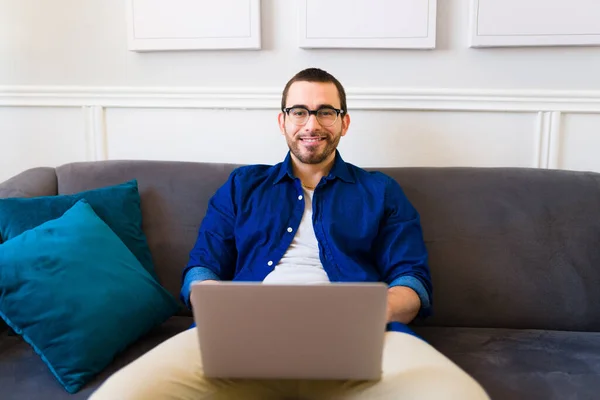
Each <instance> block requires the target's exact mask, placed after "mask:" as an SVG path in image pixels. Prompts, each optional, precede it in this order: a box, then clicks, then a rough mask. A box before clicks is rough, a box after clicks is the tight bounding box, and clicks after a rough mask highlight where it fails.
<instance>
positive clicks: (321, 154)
mask: <svg viewBox="0 0 600 400" xmlns="http://www.w3.org/2000/svg"><path fill="white" fill-rule="evenodd" d="M301 137H304V138H306V137H322V138H323V139H322V140H321V143H319V144H318V145H315V146H305V145H304V144H303V143H302V140H301V139H300V138H301ZM341 138H342V130H341V129H340V131H339V132H337V134H333V135H332V134H331V133H329V132H323V133H320V132H311V133H305V134H300V133H296V135H295V136H292V135H290V134H289V133H288V131H287V129H286V130H285V140H286V142H287V145H288V148H289V149H290V151H291V152H292V154H293V155H294V156H296V158H297V159H298V160H300V162H302V163H303V164H320V163H322V162H323V161H325V160H327V158H328V157H329V156H330V155H331V154H332V153H333V152H334V151H335V149H336V148H337V146H338V144H339V143H340V139H341Z"/></svg>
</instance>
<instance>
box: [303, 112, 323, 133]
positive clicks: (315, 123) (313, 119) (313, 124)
mask: <svg viewBox="0 0 600 400" xmlns="http://www.w3.org/2000/svg"><path fill="white" fill-rule="evenodd" d="M316 128H321V124H320V123H319V120H318V119H317V116H316V115H309V116H308V121H306V124H304V130H306V131H312V130H315V129H316Z"/></svg>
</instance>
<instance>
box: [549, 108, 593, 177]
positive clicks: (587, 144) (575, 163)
mask: <svg viewBox="0 0 600 400" xmlns="http://www.w3.org/2000/svg"><path fill="white" fill-rule="evenodd" d="M598 127H600V114H563V116H562V129H561V133H560V136H559V137H558V138H557V139H558V143H557V147H558V160H557V162H556V166H555V167H556V168H559V169H568V170H574V171H594V172H600V157H599V156H598V149H600V130H599V129H598Z"/></svg>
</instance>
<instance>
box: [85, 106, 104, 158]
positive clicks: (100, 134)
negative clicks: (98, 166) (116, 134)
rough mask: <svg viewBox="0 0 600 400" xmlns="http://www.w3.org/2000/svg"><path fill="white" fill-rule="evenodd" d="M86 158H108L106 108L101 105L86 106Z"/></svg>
mask: <svg viewBox="0 0 600 400" xmlns="http://www.w3.org/2000/svg"><path fill="white" fill-rule="evenodd" d="M82 109H83V118H84V121H85V142H86V159H87V160H88V161H99V160H106V159H107V158H108V146H107V143H106V139H107V132H106V124H105V119H104V108H103V107H100V106H84V107H82Z"/></svg>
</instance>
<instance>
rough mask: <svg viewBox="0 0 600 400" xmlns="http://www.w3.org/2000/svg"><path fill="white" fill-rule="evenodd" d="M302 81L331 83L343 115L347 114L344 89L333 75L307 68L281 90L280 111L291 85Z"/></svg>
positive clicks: (317, 69)
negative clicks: (336, 93) (336, 92)
mask: <svg viewBox="0 0 600 400" xmlns="http://www.w3.org/2000/svg"><path fill="white" fill-rule="evenodd" d="M298 81H303V82H320V83H333V84H334V85H335V87H336V88H337V91H338V95H339V97H340V108H341V109H342V111H344V114H347V113H348V106H347V105H346V91H345V90H344V87H343V86H342V84H341V83H340V81H338V80H337V79H336V78H335V77H334V76H333V75H331V74H330V73H328V72H326V71H323V70H322V69H319V68H307V69H304V70H302V71H300V72H298V73H297V74H296V75H294V76H293V77H292V79H290V80H289V82H288V83H287V84H286V85H285V88H284V89H283V95H282V96H281V109H282V110H283V109H284V108H285V107H286V105H285V103H286V101H287V95H288V91H289V90H290V86H292V83H294V82H298Z"/></svg>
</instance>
